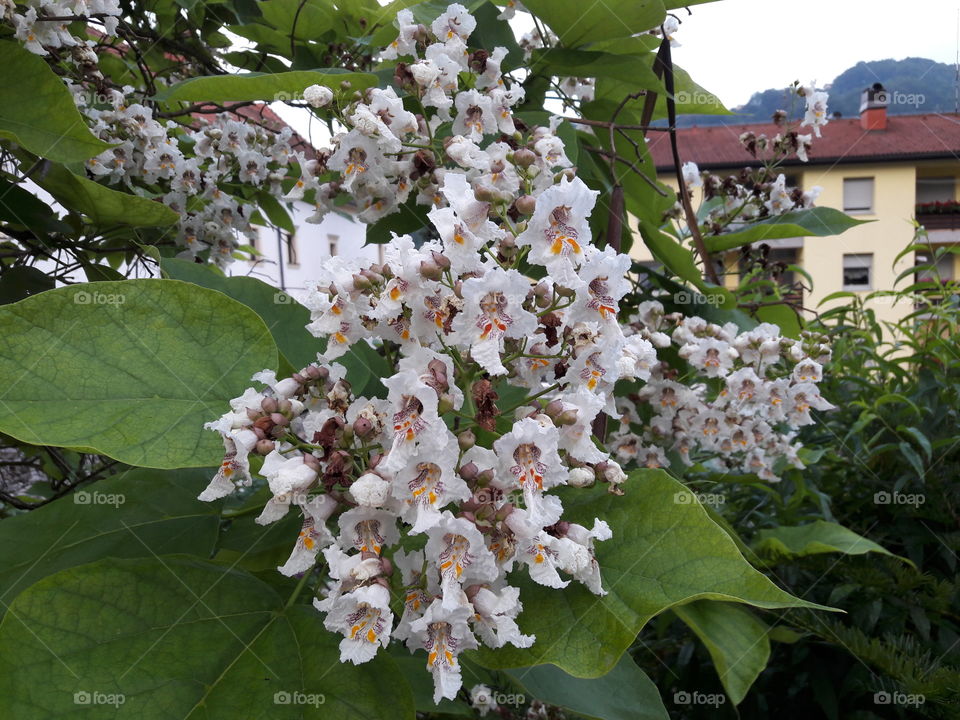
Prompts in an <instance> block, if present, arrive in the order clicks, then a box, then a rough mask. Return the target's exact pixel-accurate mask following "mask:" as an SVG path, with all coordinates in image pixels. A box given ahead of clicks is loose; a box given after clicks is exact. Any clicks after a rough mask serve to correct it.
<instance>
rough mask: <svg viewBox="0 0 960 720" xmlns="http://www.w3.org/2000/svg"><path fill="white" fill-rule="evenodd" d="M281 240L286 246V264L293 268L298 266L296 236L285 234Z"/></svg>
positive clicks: (298, 254) (298, 255)
mask: <svg viewBox="0 0 960 720" xmlns="http://www.w3.org/2000/svg"><path fill="white" fill-rule="evenodd" d="M283 240H284V242H285V243H286V245H287V264H288V265H290V266H292V267H295V266H297V265H299V264H300V253H299V252H298V250H297V236H296V235H295V234H294V233H288V232H285V233H284V234H283Z"/></svg>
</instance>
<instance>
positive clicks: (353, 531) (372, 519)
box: [337, 507, 400, 555]
mask: <svg viewBox="0 0 960 720" xmlns="http://www.w3.org/2000/svg"><path fill="white" fill-rule="evenodd" d="M337 523H338V525H339V527H340V535H339V537H338V538H337V543H338V544H339V545H340V547H341V548H343V549H345V550H346V549H348V548H354V549H356V550H359V551H360V552H361V553H374V554H375V555H380V554H381V553H382V552H383V548H384V547H387V546H390V545H393V544H395V543H396V542H397V540H398V539H399V537H400V531H399V530H397V518H396V516H394V515H393V513H390V512H388V511H386V510H377V509H374V508H366V507H357V508H354V509H353V510H348V511H347V512H345V513H343V515H341V516H340V517H339V518H338V519H337Z"/></svg>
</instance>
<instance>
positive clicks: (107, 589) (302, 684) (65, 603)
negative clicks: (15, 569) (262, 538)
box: [0, 556, 414, 720]
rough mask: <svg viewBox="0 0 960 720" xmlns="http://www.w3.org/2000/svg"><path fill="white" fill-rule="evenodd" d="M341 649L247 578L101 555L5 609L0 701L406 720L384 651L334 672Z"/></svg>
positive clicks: (211, 717) (186, 714) (231, 717)
mask: <svg viewBox="0 0 960 720" xmlns="http://www.w3.org/2000/svg"><path fill="white" fill-rule="evenodd" d="M339 639H340V638H339V636H338V635H334V634H332V633H330V632H327V631H326V630H325V629H324V627H323V619H322V617H321V615H320V614H319V613H318V612H317V611H316V610H314V609H313V608H312V607H308V606H304V605H294V606H292V607H290V608H284V602H283V599H282V598H281V597H280V596H279V595H278V594H277V593H276V592H275V591H274V590H273V589H272V588H271V587H270V586H269V585H267V584H266V583H264V582H262V581H261V580H258V579H257V578H255V577H253V576H252V575H250V574H248V573H246V572H243V571H239V570H236V569H227V568H222V567H219V566H217V565H214V564H212V563H207V562H202V561H199V560H195V559H191V558H184V557H181V556H166V557H157V558H150V559H141V560H115V559H107V560H103V561H101V562H97V563H92V564H90V565H84V566H81V567H78V568H73V569H70V570H65V571H63V572H60V573H58V574H56V575H53V576H51V577H48V578H45V579H44V580H41V581H40V582H38V583H37V584H35V585H33V586H32V587H30V588H29V589H28V590H26V591H25V592H23V593H21V594H20V595H19V596H18V597H17V599H16V600H15V601H14V602H13V603H12V605H11V607H10V612H8V613H7V615H6V617H5V618H4V621H3V623H2V624H0V671H2V678H0V695H2V697H3V699H4V707H5V712H6V713H7V714H8V715H9V716H10V717H19V718H28V717H43V718H53V717H65V716H68V715H69V716H73V715H77V714H79V713H81V712H83V710H86V708H84V709H83V710H81V709H80V708H79V706H78V705H77V704H75V700H74V696H75V694H76V693H90V694H91V695H92V694H93V693H95V692H96V693H101V694H102V696H101V697H103V696H110V695H121V696H122V698H123V704H122V705H120V706H119V708H117V707H114V706H110V705H108V704H106V703H105V702H104V701H103V700H101V703H100V706H99V707H97V709H96V713H103V712H106V713H107V714H110V715H111V716H113V714H114V713H116V712H117V711H118V709H119V711H120V715H121V716H123V717H127V716H129V717H135V718H142V719H143V720H169V718H182V719H184V720H187V719H189V720H201V719H202V720H219V719H220V718H224V719H227V720H235V719H236V718H271V720H287V719H289V720H294V719H296V720H301V719H306V718H317V719H320V718H322V719H323V720H355V719H358V718H360V719H367V720H383V719H384V718H397V719H398V720H413V718H414V709H413V700H412V698H411V696H410V691H409V689H408V688H407V687H406V685H405V683H403V680H402V678H401V677H400V675H399V673H398V671H397V669H396V666H395V665H394V663H393V661H392V660H391V659H390V658H389V657H388V656H387V655H386V653H380V655H379V656H378V657H377V658H376V659H374V660H372V661H371V662H369V663H365V664H363V665H357V666H355V665H351V664H350V663H342V664H341V663H340V660H339V654H340V653H339V650H338V648H337V644H338V642H339ZM294 693H300V694H302V695H298V696H296V698H295V697H294ZM81 697H82V696H81ZM297 698H298V699H297ZM285 700H286V702H284V701H285ZM91 707H93V706H92V704H91ZM92 716H93V715H91V717H92Z"/></svg>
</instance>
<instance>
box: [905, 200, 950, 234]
mask: <svg viewBox="0 0 960 720" xmlns="http://www.w3.org/2000/svg"><path fill="white" fill-rule="evenodd" d="M915 213H916V216H917V222H918V223H920V224H921V225H923V227H925V228H926V229H927V230H960V203H958V202H954V201H946V202H929V203H918V204H917V206H916V208H915Z"/></svg>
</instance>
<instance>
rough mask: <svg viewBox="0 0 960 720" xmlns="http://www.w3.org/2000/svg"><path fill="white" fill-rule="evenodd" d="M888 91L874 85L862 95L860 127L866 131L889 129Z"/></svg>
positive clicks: (881, 86)
mask: <svg viewBox="0 0 960 720" xmlns="http://www.w3.org/2000/svg"><path fill="white" fill-rule="evenodd" d="M887 102H888V98H887V91H886V90H885V89H884V87H883V85H881V84H880V83H874V84H873V87H868V88H867V89H865V90H864V91H863V92H862V93H861V94H860V127H862V128H863V129H864V130H886V129H887Z"/></svg>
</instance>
